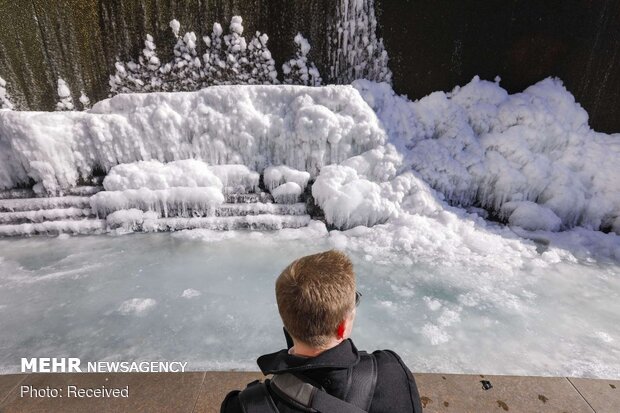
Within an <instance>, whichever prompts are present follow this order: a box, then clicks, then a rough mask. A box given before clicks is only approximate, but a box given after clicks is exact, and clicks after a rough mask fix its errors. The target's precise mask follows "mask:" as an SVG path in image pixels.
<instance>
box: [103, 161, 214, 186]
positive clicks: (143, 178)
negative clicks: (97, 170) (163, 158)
mask: <svg viewBox="0 0 620 413" xmlns="http://www.w3.org/2000/svg"><path fill="white" fill-rule="evenodd" d="M211 186H212V187H215V188H217V189H219V190H221V189H222V187H223V184H222V181H221V180H220V179H219V177H218V176H217V175H216V174H214V173H213V171H212V170H211V169H210V168H209V165H207V164H206V163H205V162H201V161H198V160H193V159H187V160H181V161H173V162H170V163H162V162H159V161H139V162H136V163H128V164H121V165H117V166H115V167H113V168H112V169H111V170H110V172H109V173H108V175H107V176H106V177H105V179H104V180H103V187H104V188H105V189H106V191H122V190H125V189H140V188H148V189H168V188H175V187H211Z"/></svg>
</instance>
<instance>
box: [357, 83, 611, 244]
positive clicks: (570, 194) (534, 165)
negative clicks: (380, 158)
mask: <svg viewBox="0 0 620 413" xmlns="http://www.w3.org/2000/svg"><path fill="white" fill-rule="evenodd" d="M354 86H355V87H356V88H357V89H358V90H359V91H360V94H361V95H362V96H363V97H364V99H365V100H366V101H367V102H368V104H369V105H370V106H371V107H372V108H373V109H374V110H375V111H376V113H377V115H378V117H379V119H380V120H381V122H382V125H383V126H384V127H385V130H386V131H387V133H388V135H389V137H390V143H392V144H393V145H394V146H395V147H396V149H397V150H398V152H399V153H400V155H402V156H403V165H402V168H403V169H404V168H405V167H407V168H412V169H413V170H414V171H415V172H416V173H417V174H418V175H419V176H420V177H421V178H422V179H423V180H424V181H426V182H428V183H429V184H430V185H431V186H432V187H433V188H435V189H436V190H438V191H439V192H441V193H442V195H443V196H445V198H446V200H447V201H448V202H450V203H451V204H453V205H459V206H461V207H470V206H473V207H482V208H484V209H486V210H488V211H491V212H492V213H494V214H496V215H505V212H504V213H503V212H502V210H503V209H502V208H503V206H504V205H505V204H506V203H513V202H516V203H521V204H519V205H520V207H519V208H517V209H515V210H514V211H511V213H512V215H510V217H509V222H510V223H511V224H513V225H519V226H525V227H531V228H539V229H542V228H544V229H547V230H559V229H567V228H571V227H574V226H583V227H585V228H588V229H602V230H614V231H616V232H618V231H617V222H618V217H620V179H618V177H619V176H620V163H618V162H617V159H619V157H620V135H605V134H602V133H597V132H594V131H592V130H591V129H590V127H589V126H588V115H587V113H586V112H585V111H584V110H583V108H582V107H581V106H580V105H579V104H578V103H576V102H575V99H574V97H573V96H572V95H571V94H570V93H569V92H568V91H567V90H566V89H565V88H564V86H563V85H562V83H561V81H560V80H558V79H553V78H548V79H545V80H543V81H541V82H538V83H536V84H535V85H533V86H530V87H528V88H527V89H526V90H525V91H523V92H522V93H516V94H513V95H509V94H508V93H507V92H506V91H505V90H504V89H503V88H501V87H500V86H499V84H498V83H494V82H488V81H483V80H480V79H479V78H478V77H474V79H473V80H472V81H471V82H470V83H468V84H467V85H465V86H463V87H457V88H455V89H454V90H453V91H452V92H451V93H444V92H435V93H432V94H430V95H428V96H426V97H424V98H422V99H420V100H418V101H415V102H411V101H409V100H408V99H406V98H405V97H401V96H397V95H396V94H395V93H394V91H393V90H392V89H391V88H390V87H389V85H386V84H376V83H372V82H368V81H363V80H362V81H356V82H355V83H354ZM347 162H349V163H350V162H355V163H356V164H361V163H364V162H365V161H364V162H362V160H360V159H358V160H355V161H347ZM366 169H368V168H366ZM367 175H368V174H367ZM378 175H380V174H375V176H373V177H371V178H370V179H372V180H374V181H376V182H382V180H386V179H389V176H390V175H391V171H389V170H388V171H386V174H385V176H384V177H381V176H378ZM528 202H529V203H535V204H537V205H538V206H539V208H538V209H535V208H534V207H533V206H531V205H530V204H529V203H528ZM504 211H506V209H505V208H504ZM537 212H538V213H540V214H541V215H540V216H536V214H537ZM556 217H557V218H558V219H559V220H560V224H559V225H558V220H557V219H555V218H556ZM528 220H532V222H531V223H529V224H528V223H527V222H526V221H528ZM619 233H620V232H619Z"/></svg>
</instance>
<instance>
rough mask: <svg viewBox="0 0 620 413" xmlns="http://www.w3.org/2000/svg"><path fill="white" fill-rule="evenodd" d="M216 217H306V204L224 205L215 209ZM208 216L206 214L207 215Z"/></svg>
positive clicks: (260, 203)
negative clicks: (270, 215)
mask: <svg viewBox="0 0 620 413" xmlns="http://www.w3.org/2000/svg"><path fill="white" fill-rule="evenodd" d="M214 212H215V216H217V217H230V216H246V215H261V214H272V215H305V214H307V211H306V204H304V203H296V204H273V203H263V202H257V203H248V204H222V205H219V206H218V207H216V208H215V211H214ZM205 215H206V214H205Z"/></svg>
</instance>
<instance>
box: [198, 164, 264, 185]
mask: <svg viewBox="0 0 620 413" xmlns="http://www.w3.org/2000/svg"><path fill="white" fill-rule="evenodd" d="M210 170H211V172H213V174H215V176H217V177H218V178H219V179H220V181H221V182H222V184H223V185H224V190H225V192H255V191H256V188H258V181H259V180H260V175H259V174H258V173H257V172H254V171H251V170H250V169H249V168H248V167H247V166H245V165H214V166H211V167H210Z"/></svg>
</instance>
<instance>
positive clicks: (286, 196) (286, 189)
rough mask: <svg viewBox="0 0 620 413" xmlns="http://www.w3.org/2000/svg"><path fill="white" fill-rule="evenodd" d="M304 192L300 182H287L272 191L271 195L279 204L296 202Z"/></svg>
mask: <svg viewBox="0 0 620 413" xmlns="http://www.w3.org/2000/svg"><path fill="white" fill-rule="evenodd" d="M302 192H303V191H302V190H301V187H300V186H299V184H296V183H295V182H287V183H285V184H282V185H280V186H279V187H277V188H275V189H274V190H273V191H271V195H273V199H274V200H275V201H276V202H277V203H278V204H294V203H296V202H297V201H298V200H299V197H300V196H301V194H302Z"/></svg>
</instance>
